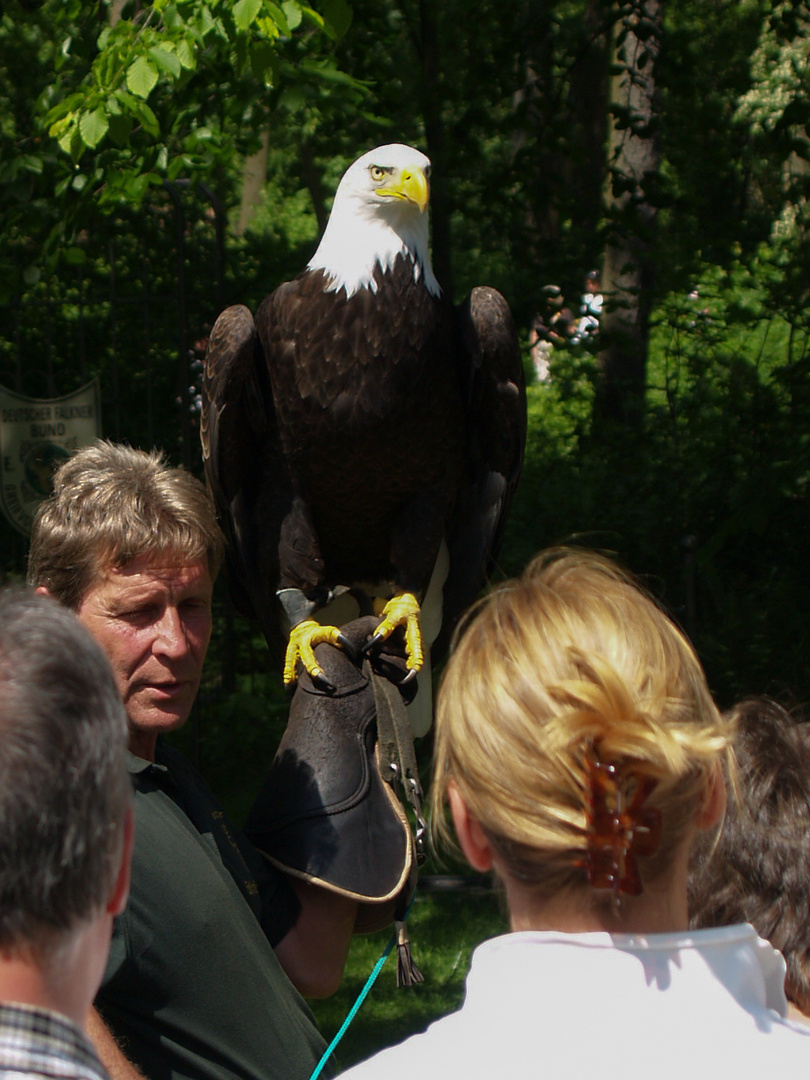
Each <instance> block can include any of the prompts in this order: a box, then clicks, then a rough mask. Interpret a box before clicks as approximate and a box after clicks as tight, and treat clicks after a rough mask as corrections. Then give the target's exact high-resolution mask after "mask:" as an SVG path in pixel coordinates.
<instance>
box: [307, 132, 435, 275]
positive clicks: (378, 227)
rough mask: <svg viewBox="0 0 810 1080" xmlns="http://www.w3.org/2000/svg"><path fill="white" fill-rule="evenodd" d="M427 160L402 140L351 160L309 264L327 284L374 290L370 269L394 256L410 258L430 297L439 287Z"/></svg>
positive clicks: (390, 262)
mask: <svg viewBox="0 0 810 1080" xmlns="http://www.w3.org/2000/svg"><path fill="white" fill-rule="evenodd" d="M429 178H430V161H429V159H428V158H426V157H425V155H424V154H423V153H421V152H420V151H419V150H415V149H414V147H412V146H404V145H403V144H402V143H392V144H391V145H389V146H378V147H377V148H376V149H375V150H370V151H369V152H368V153H367V154H363V156H362V157H361V158H358V159H357V161H355V162H354V164H353V165H350V166H349V168H348V169H347V170H346V172H345V173H344V174H343V179H342V180H341V181H340V183H339V184H338V189H337V191H336V193H335V201H334V204H333V206H332V213H331V214H330V216H329V222H328V224H327V226H326V229H325V230H324V234H323V238H322V239H321V242H320V244H319V245H318V250H317V251H316V252H315V254H314V255H313V257H312V259H311V260H310V262H309V264H308V267H307V269H309V270H323V271H325V273H326V274H327V275H328V276H329V278H330V283H329V289H330V290H331V291H334V292H337V291H338V290H339V289H345V290H346V295H347V296H351V295H352V294H353V293H356V292H357V291H358V290H359V289H361V288H363V287H364V286H365V287H366V288H370V289H372V290H373V291H376V288H377V284H376V282H375V280H374V268H375V266H376V265H377V263H379V264H380V266H381V267H382V269H383V270H386V269H388V268H389V267H390V266H392V265H393V263H394V260H395V259H396V257H397V255H401V254H404V255H406V256H408V257H409V258H410V259H411V260H412V262H413V274H414V278H415V279H416V280H419V278H420V277H421V278H423V279H424V283H425V287H426V288H427V290H428V291H429V292H430V293H432V294H433V295H434V296H438V295H439V294H440V292H441V289H440V288H439V283H438V282H437V281H436V278H435V276H434V274H433V269H432V267H431V265H430V251H429V245H428V201H429V198H430V179H429Z"/></svg>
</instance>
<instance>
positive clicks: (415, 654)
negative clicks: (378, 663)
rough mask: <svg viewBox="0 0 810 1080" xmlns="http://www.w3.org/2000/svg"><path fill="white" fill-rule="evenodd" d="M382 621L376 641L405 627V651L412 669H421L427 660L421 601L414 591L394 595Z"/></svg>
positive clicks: (375, 632) (375, 633)
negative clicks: (423, 636) (424, 646)
mask: <svg viewBox="0 0 810 1080" xmlns="http://www.w3.org/2000/svg"><path fill="white" fill-rule="evenodd" d="M382 616H383V619H382V622H381V623H380V625H379V626H378V627H377V629H376V630H375V631H374V639H375V640H376V641H385V639H386V638H387V637H389V636H390V635H391V634H392V633H393V632H394V630H396V628H397V627H398V626H404V627H405V652H406V655H407V657H408V667H409V669H410V670H411V671H421V669H422V665H423V664H424V662H425V654H424V651H423V649H422V628H421V626H420V625H419V603H418V601H417V599H416V597H415V596H414V595H413V593H402V594H401V595H399V596H392V597H391V599H390V600H389V601H388V603H387V604H386V605H385V607H384V608H383V609H382Z"/></svg>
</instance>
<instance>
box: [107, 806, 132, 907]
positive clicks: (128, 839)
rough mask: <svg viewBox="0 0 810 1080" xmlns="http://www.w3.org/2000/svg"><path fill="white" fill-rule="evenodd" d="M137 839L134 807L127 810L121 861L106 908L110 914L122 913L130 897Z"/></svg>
mask: <svg viewBox="0 0 810 1080" xmlns="http://www.w3.org/2000/svg"><path fill="white" fill-rule="evenodd" d="M134 841H135V815H134V813H133V810H132V807H130V808H129V810H127V816H126V818H125V819H124V828H123V831H122V837H121V862H120V864H119V866H118V873H117V874H116V876H115V881H114V882H113V887H112V891H111V892H110V897H109V899H108V900H107V905H106V910H107V912H108V914H110V915H120V914H121V912H122V911H123V910H124V908H125V907H126V906H127V900H128V899H129V881H130V865H131V863H132V845H133V843H134Z"/></svg>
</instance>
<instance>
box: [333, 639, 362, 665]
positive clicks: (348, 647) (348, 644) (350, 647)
mask: <svg viewBox="0 0 810 1080" xmlns="http://www.w3.org/2000/svg"><path fill="white" fill-rule="evenodd" d="M337 643H338V645H340V647H341V649H343V651H344V652H345V653H346V654H347V655H348V657H349V659H350V660H353V661H355V662H357V661H358V660H359V659H360V653H359V652H358V651H357V647H356V646H355V644H354V642H353V641H349V639H348V638H347V637H346V635H345V634H338V636H337Z"/></svg>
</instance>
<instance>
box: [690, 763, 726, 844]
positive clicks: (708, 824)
mask: <svg viewBox="0 0 810 1080" xmlns="http://www.w3.org/2000/svg"><path fill="white" fill-rule="evenodd" d="M726 801H727V794H726V781H725V779H724V777H723V770H722V768H721V767H720V765H719V763H718V764H716V765H715V766H714V768H713V769H712V771H711V774H710V776H709V779H708V782H707V784H706V794H705V795H704V796H703V801H702V803H701V805H700V809H699V810H698V812H697V815H696V816H695V824H696V825H697V827H698V828H699V829H712V828H714V827H715V826H716V825H719V824H720V823H721V822H722V820H723V818H724V817H725V813H726Z"/></svg>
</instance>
